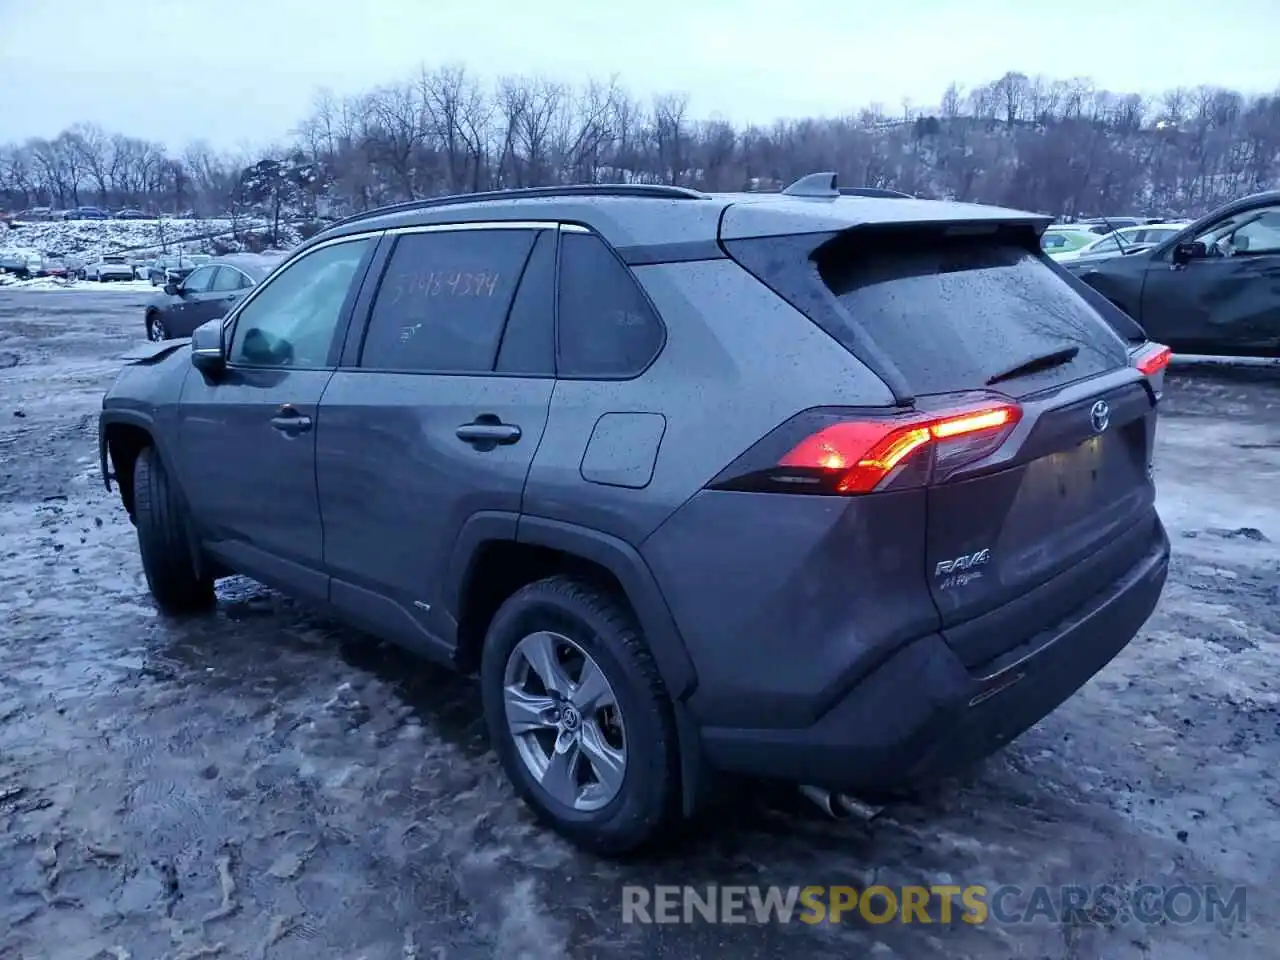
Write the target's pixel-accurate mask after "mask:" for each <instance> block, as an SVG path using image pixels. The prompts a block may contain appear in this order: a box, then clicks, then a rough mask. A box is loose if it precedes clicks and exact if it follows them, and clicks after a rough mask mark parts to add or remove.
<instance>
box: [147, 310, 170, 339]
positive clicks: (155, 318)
mask: <svg viewBox="0 0 1280 960" xmlns="http://www.w3.org/2000/svg"><path fill="white" fill-rule="evenodd" d="M166 336H168V334H167V332H166V331H165V328H164V321H163V320H161V319H160V315H159V314H158V313H153V314H150V315H149V316H148V317H147V339H148V340H150V341H151V342H152V343H159V342H160V341H161V340H164V339H165V337H166Z"/></svg>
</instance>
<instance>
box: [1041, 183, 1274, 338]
mask: <svg viewBox="0 0 1280 960" xmlns="http://www.w3.org/2000/svg"><path fill="white" fill-rule="evenodd" d="M1063 266H1064V267H1066V268H1067V269H1069V270H1071V271H1072V272H1073V273H1074V274H1075V275H1076V276H1078V277H1079V278H1080V279H1081V280H1083V281H1084V282H1085V283H1087V284H1088V285H1089V286H1090V287H1092V288H1093V289H1095V290H1097V291H1098V293H1100V294H1102V295H1103V296H1104V297H1106V298H1107V299H1108V300H1109V301H1111V303H1113V304H1114V305H1115V306H1117V307H1119V308H1120V309H1121V310H1123V311H1124V312H1125V313H1126V314H1128V315H1129V316H1130V317H1132V318H1133V319H1134V320H1136V321H1137V322H1138V323H1139V324H1141V325H1142V327H1143V328H1144V329H1145V330H1146V331H1147V333H1149V334H1150V335H1151V336H1153V337H1157V338H1159V339H1160V340H1161V341H1162V342H1164V343H1167V344H1169V345H1170V346H1171V347H1173V348H1174V349H1175V350H1178V351H1181V352H1185V353H1210V354H1222V355H1243V356H1250V355H1252V356H1277V355H1280V191H1272V192H1269V193H1260V194H1256V195H1254V196H1250V197H1245V198H1243V199H1240V200H1236V201H1234V202H1232V203H1228V204H1226V205H1224V206H1222V207H1220V208H1218V209H1217V210H1215V211H1213V212H1212V213H1210V214H1208V215H1207V216H1204V217H1201V218H1200V219H1199V220H1197V221H1196V222H1194V223H1192V224H1189V225H1188V226H1186V227H1184V228H1182V230H1181V231H1179V232H1177V233H1175V234H1174V235H1173V236H1171V237H1169V238H1168V239H1166V240H1164V241H1163V242H1162V243H1159V244H1157V245H1156V246H1154V247H1151V248H1149V249H1146V250H1141V251H1137V252H1135V253H1132V254H1130V255H1128V256H1123V257H1110V258H1105V259H1101V260H1090V261H1082V262H1065V263H1063Z"/></svg>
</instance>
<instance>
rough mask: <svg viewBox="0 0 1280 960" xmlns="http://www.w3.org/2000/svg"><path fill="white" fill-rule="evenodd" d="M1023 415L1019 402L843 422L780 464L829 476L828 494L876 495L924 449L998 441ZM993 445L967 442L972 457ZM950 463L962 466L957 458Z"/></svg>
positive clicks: (801, 444)
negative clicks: (923, 415)
mask: <svg viewBox="0 0 1280 960" xmlns="http://www.w3.org/2000/svg"><path fill="white" fill-rule="evenodd" d="M1021 416H1022V411H1021V409H1020V408H1019V407H1017V406H1016V405H1014V404H1009V403H1000V404H993V405H990V406H984V407H979V408H976V409H969V410H963V411H957V412H953V413H947V414H942V415H937V416H925V417H912V418H910V419H907V420H903V419H892V420H848V421H841V422H839V423H833V424H831V425H830V426H827V427H823V428H822V429H821V430H819V431H818V432H817V433H814V434H812V435H811V436H808V437H806V438H805V439H803V440H801V441H800V442H799V443H798V444H796V445H795V446H794V447H792V448H791V450H789V451H788V452H787V454H786V455H785V456H784V457H782V459H781V460H779V461H778V467H780V468H784V469H785V468H793V469H798V470H803V471H809V472H813V473H817V474H819V475H822V476H826V477H827V478H828V479H829V480H830V481H831V483H830V485H829V489H828V491H827V492H835V493H844V494H856V493H870V492H872V491H873V490H876V489H877V488H879V487H880V486H881V485H882V484H883V483H884V482H885V481H886V480H887V479H888V478H889V477H890V476H892V475H893V474H894V472H895V471H897V470H898V469H899V468H900V467H903V466H905V465H906V464H908V462H909V461H910V459H911V457H912V454H914V453H916V452H917V451H918V450H921V449H922V448H926V447H929V446H930V445H932V446H933V447H934V448H935V449H936V452H937V453H938V454H940V455H945V453H946V451H947V448H948V446H950V444H951V441H959V440H974V439H981V440H983V441H995V440H998V439H999V438H1000V437H1001V436H1002V435H1003V434H1004V433H1005V431H1006V430H1007V429H1008V428H1009V427H1012V426H1013V425H1014V424H1015V423H1017V422H1018V420H1019V419H1020V418H1021ZM956 449H957V450H959V449H960V448H956ZM992 449H994V447H993V445H992V444H991V443H988V442H981V443H978V444H977V445H976V446H975V445H968V446H963V451H964V453H965V455H966V456H967V458H970V459H971V458H974V457H977V456H983V455H985V454H986V453H989V452H991V450H992ZM949 465H950V466H952V467H954V466H957V465H958V464H957V463H956V462H955V459H954V458H952V459H951V462H950V463H949ZM795 479H796V480H797V481H798V480H799V479H800V478H798V477H797V478H795Z"/></svg>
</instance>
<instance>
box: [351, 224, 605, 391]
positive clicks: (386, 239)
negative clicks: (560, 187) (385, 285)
mask: <svg viewBox="0 0 1280 960" xmlns="http://www.w3.org/2000/svg"><path fill="white" fill-rule="evenodd" d="M561 226H562V224H560V223H558V222H556V221H554V220H477V221H452V222H449V223H430V224H422V225H419V226H412V227H394V228H392V229H390V230H386V231H384V232H383V236H382V241H381V242H380V243H379V245H378V248H377V250H376V251H375V254H374V256H373V258H372V259H371V260H370V263H369V267H368V269H367V270H366V271H365V278H364V282H363V284H362V285H361V290H360V294H359V296H358V297H357V298H356V300H355V303H354V309H353V311H352V315H351V318H350V322H349V326H348V331H347V334H346V338H345V341H344V343H343V346H342V350H341V355H340V357H339V360H338V364H337V366H338V369H340V370H343V371H346V372H352V371H356V372H360V373H389V372H392V373H396V374H398V375H408V376H419V377H474V376H488V377H515V378H517V379H518V378H524V379H529V375H528V374H524V373H505V372H498V371H496V370H493V369H492V367H494V366H496V365H497V362H498V353H499V352H500V351H501V349H502V335H505V334H506V325H507V322H508V321H509V320H510V318H511V310H512V308H513V307H514V306H515V302H516V297H517V296H518V295H519V291H520V284H519V283H518V282H517V283H516V286H515V289H514V290H512V293H511V300H510V302H509V303H508V304H507V309H506V314H505V316H504V319H503V323H502V335H500V336H499V340H498V347H497V349H496V350H495V351H494V355H493V361H492V362H491V364H490V367H491V369H490V370H488V371H487V372H485V373H483V374H481V373H476V372H475V371H470V372H468V371H464V370H395V371H387V370H379V369H378V368H375V367H362V366H360V360H361V357H362V356H363V354H364V345H365V341H366V340H367V339H368V336H369V324H370V322H371V321H372V320H373V305H374V302H375V301H376V300H377V298H378V291H379V290H380V289H381V288H382V282H383V280H384V279H385V278H386V273H387V268H388V267H390V265H391V256H392V254H393V253H394V252H395V247H396V242H397V241H398V240H399V238H400V237H402V236H407V235H411V234H420V233H458V232H462V231H474V230H527V231H540V230H558V229H559V228H560V227H561ZM580 229H582V232H587V231H586V230H585V228H580ZM535 246H536V244H535ZM533 250H534V247H530V250H529V255H528V256H527V257H526V258H525V262H524V264H523V265H522V266H521V268H520V271H521V279H523V277H524V271H525V270H526V269H527V268H528V265H529V260H530V259H531V258H532V256H533ZM559 267H560V259H559V242H558V238H557V244H556V278H557V285H558V278H559ZM556 299H557V300H558V298H556ZM542 379H545V377H544V378H542Z"/></svg>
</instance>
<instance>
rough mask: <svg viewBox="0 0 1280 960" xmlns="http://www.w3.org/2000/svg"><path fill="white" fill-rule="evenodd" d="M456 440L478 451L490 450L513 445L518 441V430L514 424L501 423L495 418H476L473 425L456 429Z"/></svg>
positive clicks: (467, 424)
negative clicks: (468, 444)
mask: <svg viewBox="0 0 1280 960" xmlns="http://www.w3.org/2000/svg"><path fill="white" fill-rule="evenodd" d="M457 434H458V439H459V440H462V441H464V442H465V443H470V444H473V445H474V446H476V447H477V448H480V449H486V450H492V449H493V448H494V447H496V446H498V445H499V444H502V445H506V444H510V443H515V442H516V441H517V440H519V439H520V436H521V434H520V428H519V427H517V426H516V425H515V424H514V423H503V422H502V421H501V420H499V419H498V418H497V417H492V419H490V418H489V417H488V416H485V417H477V418H476V420H475V422H474V423H464V424H463V425H462V426H460V427H459V428H458V429H457Z"/></svg>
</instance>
